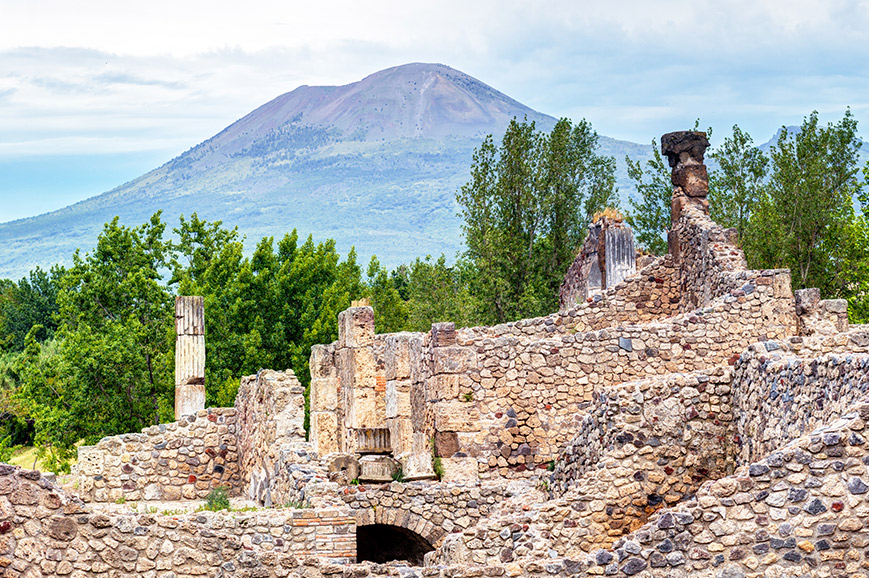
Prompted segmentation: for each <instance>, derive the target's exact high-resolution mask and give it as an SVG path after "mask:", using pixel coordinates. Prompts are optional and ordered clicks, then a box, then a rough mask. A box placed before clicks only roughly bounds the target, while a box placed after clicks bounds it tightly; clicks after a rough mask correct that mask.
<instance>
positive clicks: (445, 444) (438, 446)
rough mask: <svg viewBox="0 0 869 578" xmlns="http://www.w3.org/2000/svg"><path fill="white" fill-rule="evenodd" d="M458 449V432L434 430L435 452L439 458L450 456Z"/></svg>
mask: <svg viewBox="0 0 869 578" xmlns="http://www.w3.org/2000/svg"><path fill="white" fill-rule="evenodd" d="M458 451H459V434H457V433H456V432H454V431H439V432H435V452H436V453H437V455H438V456H439V457H441V458H451V457H453V455H454V454H455V453H456V452H458Z"/></svg>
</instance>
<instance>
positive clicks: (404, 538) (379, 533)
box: [356, 524, 434, 566]
mask: <svg viewBox="0 0 869 578" xmlns="http://www.w3.org/2000/svg"><path fill="white" fill-rule="evenodd" d="M432 550H434V548H433V547H432V545H431V544H429V543H428V540H426V539H425V538H423V537H422V536H420V535H419V534H417V533H416V532H412V531H410V530H408V529H407V528H402V527H400V526H389V525H386V524H372V525H370V526H357V528H356V561H357V562H362V561H364V560H368V561H369V562H375V563H377V564H384V563H386V562H392V561H394V560H405V561H406V562H407V563H408V564H411V565H412V566H422V564H423V556H424V555H425V553H426V552H431V551H432Z"/></svg>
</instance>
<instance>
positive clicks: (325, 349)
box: [309, 345, 338, 379]
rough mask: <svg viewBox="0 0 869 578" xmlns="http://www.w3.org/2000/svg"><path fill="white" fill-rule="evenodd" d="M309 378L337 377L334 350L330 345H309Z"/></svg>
mask: <svg viewBox="0 0 869 578" xmlns="http://www.w3.org/2000/svg"><path fill="white" fill-rule="evenodd" d="M309 365H310V367H311V379H317V378H323V377H338V368H337V367H336V366H335V350H334V348H333V346H332V345H314V346H312V347H311V359H310V363H309Z"/></svg>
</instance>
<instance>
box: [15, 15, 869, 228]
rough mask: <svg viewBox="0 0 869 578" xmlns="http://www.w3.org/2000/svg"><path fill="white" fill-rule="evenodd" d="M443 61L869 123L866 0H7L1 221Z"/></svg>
mask: <svg viewBox="0 0 869 578" xmlns="http://www.w3.org/2000/svg"><path fill="white" fill-rule="evenodd" d="M408 62H438V63H442V64H447V65H449V66H451V67H453V68H456V69H458V70H461V71H463V72H465V73H468V74H470V75H471V76H474V77H476V78H478V79H479V80H481V81H483V82H485V83H487V84H489V85H491V86H493V87H494V88H496V89H498V90H500V91H501V92H504V93H506V94H507V95H509V96H511V97H513V98H515V99H516V100H519V101H520V102H522V103H524V104H527V105H528V106H531V107H532V108H535V109H537V110H538V111H540V112H543V113H547V114H550V115H552V116H556V117H562V116H566V117H569V118H571V119H573V120H579V119H581V118H585V119H587V120H589V121H590V122H591V123H592V125H593V126H594V128H595V129H596V130H597V131H598V132H599V133H600V134H603V135H606V136H611V137H614V138H620V139H625V140H631V141H634V142H640V143H646V142H651V140H652V138H657V137H659V136H660V135H661V134H662V133H665V132H670V131H672V130H680V129H687V128H691V127H693V126H694V121H695V119H698V118H699V119H700V125H701V126H702V127H707V126H711V127H713V129H714V132H713V138H712V142H713V145H714V144H716V142H717V141H720V140H721V138H723V137H724V136H726V135H727V134H729V131H730V127H731V126H732V125H733V124H738V125H739V126H740V127H741V128H743V129H744V130H747V131H748V132H749V133H750V134H751V135H752V136H753V137H754V138H755V141H757V142H765V141H766V140H768V139H769V138H771V137H772V136H773V135H774V134H775V132H776V130H777V129H778V128H780V127H781V126H783V125H796V124H799V123H800V122H801V121H802V119H803V117H804V116H805V115H807V114H809V113H810V112H811V111H813V110H817V111H819V114H820V118H821V120H822V121H837V120H839V119H841V117H842V115H843V113H844V111H845V108H846V107H848V106H850V107H851V110H852V112H853V113H854V115H855V117H856V118H857V119H858V121H860V122H861V123H862V125H861V126H862V128H863V130H861V135H862V136H863V138H864V139H866V138H867V135H869V126H866V124H867V123H869V0H852V1H841V0H745V1H743V0H734V1H728V0H710V1H707V0H695V1H692V2H684V1H680V2H676V1H667V0H664V1H654V0H639V1H635V0H620V1H619V2H600V1H599V0H595V1H585V0H545V1H543V0H540V1H533V0H521V1H514V0H497V1H495V0H482V1H478V0H461V1H455V0H438V1H437V2H433V1H426V2H418V1H415V0H402V1H378V0H366V1H361V0H349V1H347V0H321V1H319V2H310V1H305V2H299V1H296V0H279V1H257V0H246V1H245V2H238V1H236V2H226V1H223V0H208V1H207V2H206V1H200V0H180V1H179V0H174V1H172V2H167V1H164V0H148V1H147V2H135V3H134V2H119V1H118V0H106V1H103V0H77V1H76V2H69V1H68V0H0V222H4V221H8V220H12V219H17V218H22V217H27V216H32V215H36V214H40V213H43V212H47V211H50V210H54V209H57V208H61V207H63V206H66V205H68V204H70V203H73V202H76V201H79V200H82V199H85V198H88V197H90V196H93V195H96V194H99V193H101V192H105V191H107V190H109V189H112V188H114V187H115V186H118V185H120V184H123V183H124V182H126V181H129V180H131V179H134V178H136V177H138V176H139V175H141V174H143V173H145V172H147V171H149V170H151V169H153V168H156V167H157V166H159V165H161V164H163V163H164V162H166V161H168V160H170V159H171V158H173V157H175V156H177V155H178V154H180V153H182V152H184V151H185V150H187V149H189V148H190V147H192V146H194V145H196V144H198V143H199V142H201V141H203V140H205V139H207V138H209V137H211V136H213V135H214V134H216V133H217V132H219V131H220V130H222V129H223V128H224V127H226V126H227V125H229V124H231V123H232V122H234V121H235V120H237V119H238V118H240V117H242V116H244V115H245V114H247V113H248V112H250V111H251V110H253V109H254V108H256V107H258V106H259V105H261V104H264V103H265V102H268V101H269V100H271V99H273V98H274V97H276V96H278V95H280V94H282V93H285V92H288V91H290V90H293V89H294V88H296V87H298V86H300V85H303V84H308V85H340V84H347V83H350V82H354V81H357V80H360V79H362V78H363V77H365V76H367V75H368V74H371V73H373V72H376V71H378V70H381V69H383V68H387V67H390V66H396V65H400V64H405V63H408Z"/></svg>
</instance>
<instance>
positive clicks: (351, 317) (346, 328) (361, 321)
mask: <svg viewBox="0 0 869 578" xmlns="http://www.w3.org/2000/svg"><path fill="white" fill-rule="evenodd" d="M373 343H374V309H372V308H371V307H350V308H349V309H345V310H344V311H342V312H341V313H339V314H338V347H368V346H370V345H372V344H373Z"/></svg>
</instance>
